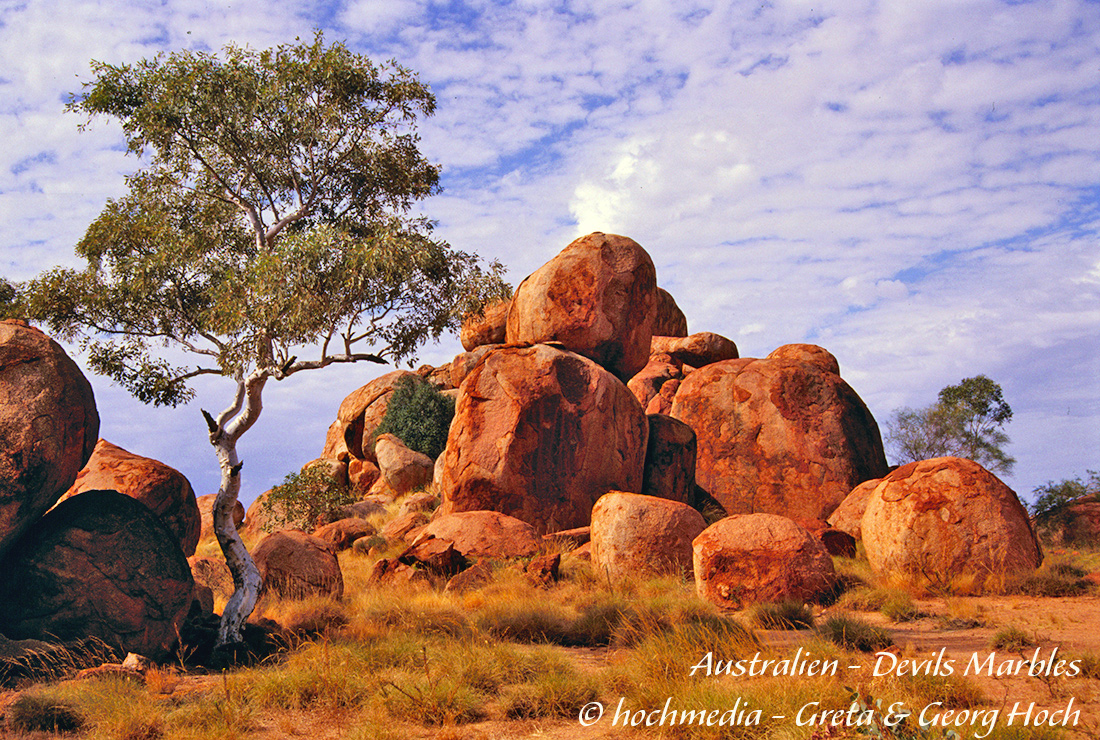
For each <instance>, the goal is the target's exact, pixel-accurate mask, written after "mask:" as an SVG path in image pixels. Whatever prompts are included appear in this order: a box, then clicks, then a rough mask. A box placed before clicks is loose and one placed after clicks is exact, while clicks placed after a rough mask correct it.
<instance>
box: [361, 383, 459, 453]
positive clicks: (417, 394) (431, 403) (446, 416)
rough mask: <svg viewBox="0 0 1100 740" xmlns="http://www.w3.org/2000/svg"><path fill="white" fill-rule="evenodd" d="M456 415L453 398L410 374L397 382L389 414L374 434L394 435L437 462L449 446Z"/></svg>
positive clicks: (409, 446) (388, 410)
mask: <svg viewBox="0 0 1100 740" xmlns="http://www.w3.org/2000/svg"><path fill="white" fill-rule="evenodd" d="M454 415H455V402H454V399H453V398H450V397H449V396H444V395H443V394H442V393H440V391H439V389H438V388H436V387H435V386H434V385H432V384H431V383H429V382H428V381H426V380H424V379H423V378H420V377H417V376H414V375H406V376H405V377H403V378H401V379H400V380H398V381H397V383H396V384H395V385H394V387H393V394H392V395H391V396H390V400H389V402H388V404H387V406H386V415H385V416H384V417H382V422H381V423H380V424H379V425H378V428H377V429H376V430H375V431H374V439H378V435H380V434H392V435H393V436H395V437H397V438H398V439H400V440H401V441H402V442H404V443H405V446H406V447H408V448H409V449H411V450H416V451H417V452H422V453H424V454H425V455H427V456H428V457H430V458H432V459H433V460H434V459H436V458H437V457H439V453H441V452H443V448H444V447H446V446H447V433H448V431H450V427H451V419H453V418H454Z"/></svg>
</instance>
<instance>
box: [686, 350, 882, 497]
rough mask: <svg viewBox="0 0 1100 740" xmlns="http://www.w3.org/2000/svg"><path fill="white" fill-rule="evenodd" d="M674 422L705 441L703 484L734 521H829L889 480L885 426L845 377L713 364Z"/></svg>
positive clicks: (812, 369) (751, 363)
mask: <svg viewBox="0 0 1100 740" xmlns="http://www.w3.org/2000/svg"><path fill="white" fill-rule="evenodd" d="M672 416H674V417H676V418H677V419H680V420H681V421H683V422H685V423H686V424H688V425H689V426H691V428H692V429H694V430H695V433H696V435H697V437H698V457H697V464H696V471H695V477H696V480H697V481H698V483H699V485H700V486H702V487H703V488H704V489H705V490H706V491H707V492H709V493H710V494H711V495H712V496H714V498H716V499H717V500H718V501H719V502H720V503H721V504H722V505H723V507H725V509H726V511H728V512H730V513H731V514H741V513H756V512H765V513H772V514H780V515H783V516H791V517H800V518H807V519H825V518H826V517H828V515H829V514H830V513H832V511H833V510H834V509H835V508H836V507H837V506H838V505H839V504H840V502H841V501H843V500H844V498H845V497H846V496H847V495H848V494H849V493H850V492H851V490H852V489H853V488H854V487H855V486H857V485H858V484H860V483H862V482H863V481H865V480H868V479H871V478H879V477H882V476H883V475H885V474H886V469H887V468H886V457H885V455H884V453H883V450H882V439H881V437H880V436H879V430H878V425H877V424H876V423H875V420H874V418H873V417H872V416H871V412H870V411H868V410H867V407H866V406H865V405H864V403H863V401H862V400H860V398H859V396H857V395H856V393H855V391H853V390H852V389H851V387H849V386H848V384H847V383H845V382H844V381H843V380H842V379H841V378H840V376H838V375H836V374H834V373H829V372H825V371H823V370H821V369H819V368H818V367H816V366H813V365H809V364H806V363H804V362H797V361H791V360H754V359H739V360H727V361H725V362H719V363H715V364H713V365H707V366H706V367H702V368H699V369H698V370H695V371H693V372H692V373H690V374H689V375H688V376H687V377H686V378H685V379H684V381H683V382H682V383H681V384H680V388H679V390H678V391H677V392H676V398H675V400H674V401H673V404H672Z"/></svg>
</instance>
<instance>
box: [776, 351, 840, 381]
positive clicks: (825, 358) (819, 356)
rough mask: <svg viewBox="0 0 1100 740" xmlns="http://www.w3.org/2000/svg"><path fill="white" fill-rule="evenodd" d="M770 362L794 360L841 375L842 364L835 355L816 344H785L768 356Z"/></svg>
mask: <svg viewBox="0 0 1100 740" xmlns="http://www.w3.org/2000/svg"><path fill="white" fill-rule="evenodd" d="M768 359H769V360H794V361H796V362H806V363H809V364H810V365H816V366H817V367H819V368H821V369H822V370H824V371H825V372H827V373H833V374H834V375H840V363H838V362H837V361H836V358H835V357H833V353H832V352H830V351H829V350H827V349H825V348H824V347H818V346H817V345H816V344H784V345H783V346H782V347H776V348H775V349H773V350H772V351H771V353H770V354H768Z"/></svg>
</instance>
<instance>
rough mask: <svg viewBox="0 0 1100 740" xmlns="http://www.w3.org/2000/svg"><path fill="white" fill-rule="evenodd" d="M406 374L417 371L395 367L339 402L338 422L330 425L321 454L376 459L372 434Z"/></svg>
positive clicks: (334, 458)
mask: <svg viewBox="0 0 1100 740" xmlns="http://www.w3.org/2000/svg"><path fill="white" fill-rule="evenodd" d="M406 375H416V373H411V372H409V371H407V370H394V371H393V372H392V373H386V374H385V375H382V376H380V377H377V378H375V379H374V380H372V381H371V382H369V383H367V384H366V385H364V386H363V387H361V388H358V389H356V390H355V391H353V392H352V393H350V394H349V395H348V397H347V398H345V399H344V400H343V402H342V403H341V404H340V408H339V410H338V411H337V412H336V421H335V422H334V423H333V424H332V425H331V426H330V427H329V431H328V436H327V438H326V440H325V449H324V450H323V451H322V452H321V457H326V458H330V459H332V460H347V459H348V458H349V457H350V458H352V459H359V460H368V461H369V462H372V463H374V462H377V460H376V459H375V457H374V442H373V440H372V439H371V436H372V435H373V434H374V430H375V429H377V428H378V425H379V424H381V423H382V417H384V416H385V415H386V408H387V406H388V405H389V401H390V396H391V395H393V387H394V386H395V385H397V381H399V380H400V379H401V378H403V377H405V376H406Z"/></svg>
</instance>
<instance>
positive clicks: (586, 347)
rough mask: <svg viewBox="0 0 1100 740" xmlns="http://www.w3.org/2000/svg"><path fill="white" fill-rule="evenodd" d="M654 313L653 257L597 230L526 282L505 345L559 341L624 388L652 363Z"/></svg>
mask: <svg viewBox="0 0 1100 740" xmlns="http://www.w3.org/2000/svg"><path fill="white" fill-rule="evenodd" d="M656 312H657V273H656V270H655V269H654V267H653V260H652V259H650V257H649V255H648V254H647V253H646V251H645V250H644V249H642V247H641V246H640V245H639V244H638V243H637V242H635V241H634V240H633V239H628V238H627V237H625V236H616V235H614V234H601V233H599V232H597V233H594V234H589V235H588V236H583V237H581V238H580V239H577V240H576V241H574V242H572V243H571V244H570V245H569V246H567V247H566V248H565V249H564V250H562V251H561V252H560V253H559V254H558V255H557V256H556V257H554V258H553V259H552V260H550V261H549V262H547V263H546V264H545V265H543V266H542V267H540V268H539V269H538V270H536V271H535V272H534V273H532V274H531V275H530V276H528V277H527V278H526V279H525V280H524V281H523V282H522V283H520V285H519V287H518V288H517V289H516V293H515V295H514V296H513V297H512V308H511V310H510V311H509V312H508V331H507V341H508V342H509V343H512V344H514V343H536V342H560V343H561V344H562V346H563V347H565V349H567V350H569V351H570V352H576V353H577V354H580V355H584V356H585V357H588V358H589V359H591V360H594V361H595V362H597V363H599V364H600V365H601V366H603V367H604V368H606V369H607V370H610V371H611V372H612V373H614V374H615V375H616V376H617V377H619V378H620V379H621V380H622V381H623V382H624V383H625V382H626V381H628V380H629V379H630V378H631V377H633V376H634V375H635V374H636V373H637V372H638V371H639V370H641V369H642V368H643V367H645V364H646V362H647V361H648V359H649V344H650V340H651V338H652V336H653V321H654V318H655V317H656Z"/></svg>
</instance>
